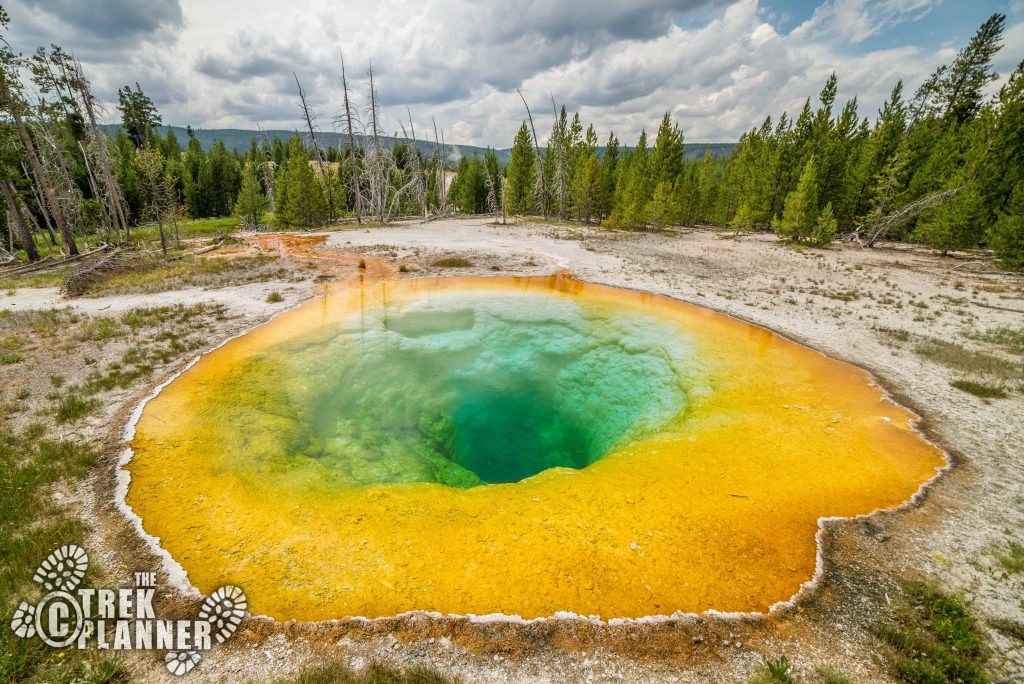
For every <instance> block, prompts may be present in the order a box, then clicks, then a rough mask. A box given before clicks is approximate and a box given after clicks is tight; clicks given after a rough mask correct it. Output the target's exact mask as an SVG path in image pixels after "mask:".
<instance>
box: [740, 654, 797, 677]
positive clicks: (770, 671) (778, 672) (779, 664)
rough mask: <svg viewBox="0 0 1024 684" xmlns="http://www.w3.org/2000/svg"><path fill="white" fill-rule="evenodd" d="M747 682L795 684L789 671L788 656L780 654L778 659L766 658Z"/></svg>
mask: <svg viewBox="0 0 1024 684" xmlns="http://www.w3.org/2000/svg"><path fill="white" fill-rule="evenodd" d="M748 684H796V679H794V678H793V674H792V672H790V665H789V658H787V657H786V656H782V657H781V658H779V659H778V660H768V659H767V658H766V659H765V660H764V662H762V663H761V664H760V665H758V667H757V672H755V673H754V676H753V677H751V678H750V680H749V682H748Z"/></svg>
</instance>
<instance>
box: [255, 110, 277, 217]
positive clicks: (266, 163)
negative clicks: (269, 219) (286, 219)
mask: <svg viewBox="0 0 1024 684" xmlns="http://www.w3.org/2000/svg"><path fill="white" fill-rule="evenodd" d="M256 130H258V131H259V132H260V137H262V138H263V146H262V147H263V158H264V159H263V163H262V164H260V168H261V169H263V185H264V186H265V187H266V189H267V200H268V202H269V203H270V211H274V174H273V173H272V172H271V170H270V165H271V163H272V162H273V161H274V157H273V155H271V154H270V140H269V139H268V138H267V133H266V131H264V130H263V127H262V126H260V125H259V124H258V123H257V124H256Z"/></svg>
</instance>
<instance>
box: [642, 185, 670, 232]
mask: <svg viewBox="0 0 1024 684" xmlns="http://www.w3.org/2000/svg"><path fill="white" fill-rule="evenodd" d="M644 213H645V214H646V222H647V223H650V225H652V226H654V227H655V228H661V227H663V226H670V225H674V224H675V223H677V222H678V220H679V208H678V204H677V202H676V193H675V188H674V186H673V185H672V184H671V183H669V182H668V181H661V182H660V183H658V185H657V186H655V188H654V194H653V195H652V196H651V200H650V201H649V202H648V203H647V208H646V211H645V212H644Z"/></svg>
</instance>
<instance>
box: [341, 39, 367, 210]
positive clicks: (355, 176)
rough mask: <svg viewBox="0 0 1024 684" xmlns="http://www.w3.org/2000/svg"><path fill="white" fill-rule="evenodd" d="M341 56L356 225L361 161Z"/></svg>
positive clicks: (360, 195) (360, 205)
mask: <svg viewBox="0 0 1024 684" xmlns="http://www.w3.org/2000/svg"><path fill="white" fill-rule="evenodd" d="M338 54H340V55H341V89H342V91H343V92H344V94H345V129H346V131H347V132H348V154H349V157H350V158H351V160H352V185H353V188H354V190H355V210H356V223H362V222H363V200H362V190H360V188H359V160H358V159H356V142H355V134H354V133H353V132H352V105H351V104H350V102H349V99H348V79H347V78H346V77H345V55H344V54H343V53H342V52H341V51H340V50H339V52H338Z"/></svg>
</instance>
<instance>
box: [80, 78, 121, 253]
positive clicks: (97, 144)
mask: <svg viewBox="0 0 1024 684" xmlns="http://www.w3.org/2000/svg"><path fill="white" fill-rule="evenodd" d="M71 68H72V69H73V70H74V73H73V78H72V80H71V82H73V83H74V85H75V87H76V88H77V89H78V94H79V98H80V99H81V101H82V106H83V107H84V109H85V113H86V115H87V117H88V119H89V128H90V131H91V133H92V140H91V144H90V147H93V148H94V149H95V154H96V159H97V160H98V161H99V167H100V171H101V173H102V174H103V184H104V186H105V187H104V196H103V197H104V199H105V200H106V205H107V215H108V216H110V218H111V220H112V221H113V223H114V234H115V235H116V236H117V239H118V240H120V239H121V232H122V231H123V232H124V240H125V242H128V241H130V240H131V239H132V235H131V228H130V227H129V225H128V216H127V213H126V212H125V209H124V204H123V199H122V197H121V188H120V186H119V185H118V184H117V181H116V180H115V179H114V173H113V172H112V171H111V166H110V156H109V155H108V154H107V142H108V140H107V135H106V134H105V133H104V132H103V131H101V130H100V128H99V125H98V124H97V123H96V100H95V98H94V97H93V95H92V89H91V88H90V86H89V81H88V79H86V78H85V73H84V72H83V71H82V65H81V63H80V62H79V61H78V60H74V61H73V62H72V64H71Z"/></svg>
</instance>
